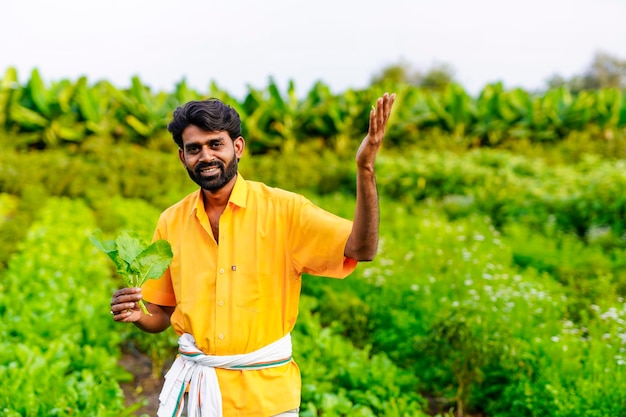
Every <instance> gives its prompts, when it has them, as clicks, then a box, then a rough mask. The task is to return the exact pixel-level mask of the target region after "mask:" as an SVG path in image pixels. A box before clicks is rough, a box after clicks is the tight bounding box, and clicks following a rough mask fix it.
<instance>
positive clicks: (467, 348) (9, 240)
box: [0, 69, 626, 417]
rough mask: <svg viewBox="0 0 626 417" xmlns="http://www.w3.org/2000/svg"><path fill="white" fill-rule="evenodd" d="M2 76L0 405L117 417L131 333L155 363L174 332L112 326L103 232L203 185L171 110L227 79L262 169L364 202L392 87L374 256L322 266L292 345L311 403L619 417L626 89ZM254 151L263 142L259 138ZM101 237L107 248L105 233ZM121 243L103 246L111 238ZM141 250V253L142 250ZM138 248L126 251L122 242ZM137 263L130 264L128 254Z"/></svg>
mask: <svg viewBox="0 0 626 417" xmlns="http://www.w3.org/2000/svg"><path fill="white" fill-rule="evenodd" d="M16 80H17V77H16V74H15V71H13V70H11V69H9V70H7V72H6V73H5V76H4V79H3V81H2V82H1V83H0V143H1V144H2V146H3V152H2V153H1V154H0V249H1V250H0V336H2V337H1V338H0V377H1V378H2V380H3V381H12V383H10V384H3V385H2V387H1V388H0V413H1V414H3V415H5V414H6V415H8V416H39V415H51V416H70V415H71V416H77V415H84V416H94V415H96V416H124V415H133V414H134V413H135V412H136V410H137V409H138V408H139V407H140V406H141V405H142V404H131V405H129V404H124V398H123V394H122V391H121V389H120V387H119V382H120V381H124V380H128V379H129V378H131V377H132V375H130V374H129V373H128V372H126V371H124V370H123V369H122V368H121V367H120V366H119V365H117V361H118V359H119V358H120V354H121V351H122V349H129V348H132V349H137V350H139V351H141V352H144V353H146V354H147V355H148V356H149V357H150V358H151V359H152V363H153V373H154V374H155V376H157V377H161V371H162V369H163V367H164V364H165V363H166V362H167V361H168V360H170V359H171V358H172V357H173V355H174V354H175V346H176V337H175V335H174V333H173V332H169V331H168V332H166V333H164V334H158V335H149V334H145V333H142V332H141V331H139V330H137V329H135V328H134V327H133V326H123V325H118V324H116V323H113V321H112V320H111V318H110V315H109V314H108V312H109V301H110V296H111V294H112V292H113V291H114V289H115V288H117V287H119V286H121V285H123V283H122V282H121V277H120V276H119V275H118V274H116V268H115V266H114V265H113V264H111V263H110V262H109V263H108V264H107V263H106V261H105V257H103V256H102V254H101V253H100V252H99V251H98V250H97V248H96V247H94V246H93V244H92V243H90V238H89V237H90V234H91V233H92V232H93V231H94V230H96V229H101V230H102V237H101V238H100V240H101V241H104V236H118V235H120V234H121V233H122V231H124V230H134V231H136V235H137V238H138V239H141V240H145V241H148V240H149V239H150V237H151V236H152V233H153V229H154V227H155V225H156V221H157V219H158V215H159V213H160V211H161V210H162V209H164V208H166V207H167V206H169V205H171V204H173V203H175V202H176V201H178V199H180V198H181V197H183V196H184V195H186V194H187V193H189V192H190V191H192V190H193V189H194V187H195V186H194V184H192V183H191V181H189V179H188V178H187V175H186V173H185V172H184V169H182V167H181V166H180V161H179V160H178V158H177V155H176V148H175V145H174V143H173V141H172V140H171V139H170V138H169V137H168V135H167V134H166V131H165V125H166V123H167V121H168V118H169V115H170V113H171V111H172V110H173V108H174V107H175V106H176V105H177V104H178V103H182V102H184V101H187V100H189V99H194V98H201V97H205V96H214V97H220V98H223V99H225V100H227V101H229V102H230V103H232V104H233V105H234V106H235V107H236V108H237V110H238V111H240V113H241V114H242V119H243V120H244V123H245V125H244V128H245V132H244V133H245V137H246V140H247V153H248V155H245V156H244V158H242V161H241V165H240V169H241V172H242V175H243V176H244V177H245V178H248V179H255V180H261V181H265V182H267V183H268V184H270V185H274V186H280V187H283V188H287V189H290V190H295V191H299V192H301V193H304V194H305V195H307V197H309V198H311V199H312V200H313V201H315V202H317V203H318V204H320V205H321V206H323V207H325V208H327V209H328V210H330V211H332V212H334V213H337V214H339V215H341V216H345V217H351V216H352V215H353V212H354V180H355V168H354V162H353V160H354V152H355V151H356V148H357V146H358V141H359V140H360V139H361V138H362V135H363V132H365V130H366V123H367V112H368V111H369V108H370V107H371V104H372V102H373V100H374V98H375V97H376V96H377V95H378V94H380V92H382V91H383V90H392V91H395V92H396V93H397V94H398V100H397V102H396V105H395V106H394V110H395V112H394V114H393V116H392V120H391V126H390V131H389V137H388V141H387V142H386V144H385V148H384V149H383V150H382V153H381V155H380V157H379V159H378V163H377V178H378V187H379V191H380V194H381V217H382V218H381V241H380V249H379V255H378V257H377V258H376V259H375V260H374V261H373V262H371V263H364V264H361V265H360V266H359V267H358V268H357V270H356V271H355V273H354V274H353V275H351V276H350V277H349V278H347V279H345V280H329V279H325V278H319V277H312V276H306V277H304V278H303V289H302V292H303V295H302V302H301V309H300V318H299V321H298V323H297V325H296V329H295V331H294V334H293V338H294V356H295V358H296V360H297V361H298V364H299V366H300V368H301V371H302V375H303V390H302V411H301V415H302V416H307V417H313V416H324V417H330V416H388V417H399V416H417V417H423V416H426V415H437V414H438V415H440V416H443V415H449V416H451V415H452V414H453V413H454V414H455V415H457V416H462V415H466V416H476V415H482V416H490V417H492V416H493V417H495V416H498V417H508V416H511V417H513V416H516V417H517V416H537V417H539V416H541V417H543V416H548V417H569V416H572V417H573V416H579V415H582V414H584V415H587V416H616V415H621V414H623V410H625V409H626V304H625V302H624V297H625V295H626V170H625V169H624V168H626V157H625V155H626V146H625V145H626V96H625V95H624V91H622V90H620V89H619V88H607V89H600V90H582V91H577V92H573V91H570V90H569V89H568V88H567V87H563V86H561V87H558V88H555V89H552V90H549V91H547V92H545V93H542V94H531V93H529V92H525V91H521V90H511V91H505V90H504V89H503V87H502V86H501V85H497V84H496V85H489V86H486V87H485V88H484V89H483V91H482V92H481V93H480V94H479V96H478V97H476V98H473V97H470V96H469V95H468V94H467V93H465V92H464V91H463V89H462V88H461V87H460V86H458V85H455V84H446V86H445V87H443V88H441V89H439V88H437V89H426V88H424V89H423V88H417V87H415V86H412V85H410V84H405V83H402V82H398V83H397V84H392V83H391V82H390V81H388V80H387V81H385V79H381V80H379V81H380V83H379V84H376V85H375V86H373V87H372V88H370V89H366V90H362V91H345V92H342V93H341V94H333V93H331V92H330V90H329V88H328V87H327V86H325V85H323V84H322V83H318V84H317V85H315V86H314V87H313V88H312V89H311V91H309V92H308V93H307V94H305V95H303V96H299V95H297V94H296V91H295V87H294V86H293V85H290V86H289V87H288V88H287V90H286V91H281V90H280V89H279V88H278V87H277V86H276V85H275V84H274V83H273V82H270V83H269V85H268V87H267V89H266V90H262V91H261V90H253V89H251V90H250V91H249V93H248V95H247V96H246V97H245V98H244V99H243V100H241V101H237V100H234V99H233V98H232V97H230V96H229V95H228V94H227V93H226V92H224V91H221V90H220V89H219V88H218V87H217V86H216V85H213V86H212V87H211V90H210V91H209V92H208V93H207V94H206V95H204V94H200V93H197V92H194V91H191V90H190V89H188V88H187V87H186V85H185V83H184V81H183V82H181V83H180V84H179V85H178V86H177V88H176V90H175V91H174V92H173V93H171V94H166V93H152V92H150V90H149V89H148V88H147V87H145V86H143V85H142V84H141V82H140V81H139V79H134V80H133V84H132V87H131V88H130V89H128V90H118V89H116V88H114V87H113V86H112V85H110V84H108V83H107V82H104V81H102V82H98V83H96V84H94V85H89V84H88V83H87V80H85V79H80V80H78V81H77V82H72V81H68V80H63V81H60V82H55V83H52V84H51V85H46V84H45V83H44V82H43V81H42V79H41V77H40V76H39V74H38V73H37V72H33V74H32V75H31V80H30V81H28V82H27V83H26V84H25V85H19V84H17V81H16ZM249 154H253V156H251V155H249ZM107 245H109V244H104V243H103V246H104V247H105V249H106V248H107V247H108V246H107ZM109 249H111V248H109ZM135 252H137V250H136V251H135ZM129 259H130V258H129ZM131 263H132V262H131Z"/></svg>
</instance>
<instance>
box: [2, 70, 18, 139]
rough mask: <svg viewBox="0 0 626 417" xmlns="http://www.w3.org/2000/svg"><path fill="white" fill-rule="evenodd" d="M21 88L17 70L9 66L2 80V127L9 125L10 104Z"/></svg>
mask: <svg viewBox="0 0 626 417" xmlns="http://www.w3.org/2000/svg"><path fill="white" fill-rule="evenodd" d="M19 88H20V85H19V82H18V79H17V70H16V69H15V68H14V67H9V68H7V70H6V71H5V72H4V76H3V77H2V80H0V127H3V128H6V127H7V119H8V117H9V105H10V103H11V101H12V96H13V95H14V92H15V91H16V90H18V89H19Z"/></svg>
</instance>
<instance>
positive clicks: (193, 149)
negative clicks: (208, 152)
mask: <svg viewBox="0 0 626 417" xmlns="http://www.w3.org/2000/svg"><path fill="white" fill-rule="evenodd" d="M199 151H200V147H199V146H198V145H189V146H187V153H190V154H194V153H198V152H199Z"/></svg>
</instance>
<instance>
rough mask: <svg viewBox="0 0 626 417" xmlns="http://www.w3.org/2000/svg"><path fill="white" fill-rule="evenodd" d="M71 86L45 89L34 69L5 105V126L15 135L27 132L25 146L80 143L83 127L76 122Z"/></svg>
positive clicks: (66, 83) (65, 83) (57, 84)
mask: <svg viewBox="0 0 626 417" xmlns="http://www.w3.org/2000/svg"><path fill="white" fill-rule="evenodd" d="M74 92H75V86H74V85H73V84H72V83H71V82H70V81H68V80H61V81H60V82H55V83H52V84H51V86H50V88H47V87H46V86H45V84H44V82H43V80H42V78H41V75H40V74H39V71H38V70H37V69H33V71H32V73H31V77H30V80H29V81H28V83H27V84H26V86H25V87H24V88H23V89H21V90H17V91H15V94H13V96H12V100H11V101H10V104H9V115H8V119H9V120H8V124H10V125H13V126H14V128H16V129H17V131H18V132H31V134H30V135H28V134H27V135H25V136H23V137H26V138H28V139H27V141H28V145H30V146H39V147H54V146H58V145H60V144H61V143H62V142H80V141H82V139H83V138H84V137H85V128H84V125H83V124H82V123H80V122H79V121H78V120H77V112H76V111H75V109H74V105H73V97H74Z"/></svg>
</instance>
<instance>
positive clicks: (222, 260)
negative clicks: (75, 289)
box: [111, 94, 395, 417]
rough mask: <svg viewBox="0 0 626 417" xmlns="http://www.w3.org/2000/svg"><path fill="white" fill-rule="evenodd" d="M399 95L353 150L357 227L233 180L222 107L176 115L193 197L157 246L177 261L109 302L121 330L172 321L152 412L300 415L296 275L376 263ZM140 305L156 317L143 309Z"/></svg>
mask: <svg viewBox="0 0 626 417" xmlns="http://www.w3.org/2000/svg"><path fill="white" fill-rule="evenodd" d="M394 99H395V96H394V95H393V94H392V95H389V94H385V95H383V97H380V98H379V99H378V100H377V101H376V106H375V107H374V108H373V109H372V111H371V113H370V119H369V129H368V133H367V135H366V136H365V138H364V139H363V141H362V142H361V146H360V147H359V149H358V151H357V154H356V164H357V187H356V188H357V196H356V209H355V214H354V219H353V221H349V220H347V219H342V218H340V217H338V216H336V215H334V214H332V213H329V212H327V211H325V210H323V209H321V208H319V207H317V206H315V205H314V204H312V203H311V202H310V201H309V200H307V199H306V198H304V197H302V196H300V195H298V194H295V193H291V192H288V191H284V190H281V189H277V188H272V187H268V186H267V185H265V184H262V183H259V182H255V181H248V180H245V179H244V178H243V177H242V176H241V175H240V174H239V173H238V162H239V159H240V158H241V156H242V154H243V151H244V148H245V140H244V138H243V137H242V136H241V121H240V118H239V115H238V114H237V112H236V111H235V110H234V109H233V108H231V107H230V106H228V105H226V104H224V103H222V102H221V101H219V100H214V99H212V100H205V101H193V102H189V103H187V104H186V105H184V106H182V107H179V108H177V109H176V110H175V111H174V116H173V120H172V121H171V123H170V124H169V125H168V130H169V131H170V132H171V133H172V137H173V139H174V141H175V142H176V144H177V145H178V147H179V151H178V153H179V157H180V160H181V162H182V164H183V165H184V167H185V169H186V170H187V172H188V174H189V177H190V178H191V179H192V180H193V181H194V182H195V183H196V184H198V186H199V187H200V189H199V190H198V191H196V192H194V193H192V194H190V195H188V196H187V197H185V198H184V199H183V200H181V201H180V202H178V203H177V204H175V205H174V206H172V207H170V208H168V209H167V210H165V211H164V212H163V213H162V215H161V217H160V219H159V222H158V224H157V228H156V231H155V234H154V239H166V240H167V241H169V242H170V244H171V245H172V250H173V253H174V257H173V261H172V264H171V265H170V267H169V269H168V270H167V271H166V272H165V274H164V275H163V276H162V277H161V278H160V279H157V280H149V281H148V282H147V283H146V284H144V286H143V287H142V288H122V289H120V290H117V291H116V292H115V293H114V294H113V298H112V300H111V313H112V314H113V318H114V320H115V321H118V322H126V323H134V324H135V325H136V326H137V327H139V328H140V329H142V330H144V331H146V332H161V331H163V330H165V329H167V328H168V327H169V326H170V325H171V326H173V327H174V330H175V331H176V333H177V334H179V335H180V339H179V356H178V357H177V359H176V361H175V362H174V364H173V365H172V368H171V369H170V371H169V372H168V373H167V375H166V377H165V383H164V386H163V391H162V393H161V396H160V402H161V404H160V407H159V412H158V415H159V416H168V417H169V416H181V415H186V416H190V417H191V416H203V417H207V416H222V415H223V416H228V417H239V416H242V417H243V416H245V417H257V416H258V417H270V416H296V415H297V414H298V408H299V406H300V387H301V381H300V372H299V369H298V366H297V365H296V363H295V361H294V360H293V358H292V356H291V337H290V332H291V331H292V329H293V327H294V324H295V322H296V317H297V315H298V303H299V297H300V286H301V276H302V274H303V273H308V274H313V275H321V276H327V277H336V278H344V277H346V276H347V275H349V274H350V273H351V272H352V271H353V270H354V268H355V267H356V265H357V263H358V262H360V261H370V260H372V259H373V258H374V256H375V254H376V250H377V246H378V223H379V207H378V194H377V190H376V180H375V175H374V163H375V159H376V154H377V153H378V150H379V149H380V146H381V144H382V141H383V137H384V133H385V127H386V125H387V120H388V119H389V115H390V112H391V107H392V105H393V101H394ZM141 299H143V300H144V301H146V302H147V307H148V310H149V311H150V313H151V315H147V314H144V313H143V312H142V311H141V309H140V307H139V304H138V301H139V300H141Z"/></svg>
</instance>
